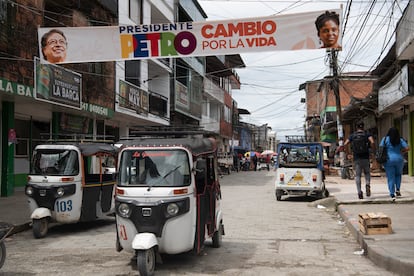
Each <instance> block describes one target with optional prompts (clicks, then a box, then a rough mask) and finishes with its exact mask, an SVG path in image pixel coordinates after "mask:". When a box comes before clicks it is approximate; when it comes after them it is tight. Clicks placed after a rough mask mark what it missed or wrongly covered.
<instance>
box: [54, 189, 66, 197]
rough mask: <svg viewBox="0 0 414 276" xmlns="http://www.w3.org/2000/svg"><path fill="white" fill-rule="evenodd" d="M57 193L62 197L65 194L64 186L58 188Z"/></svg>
mask: <svg viewBox="0 0 414 276" xmlns="http://www.w3.org/2000/svg"><path fill="white" fill-rule="evenodd" d="M56 194H57V196H58V197H62V196H63V195H64V194H65V189H63V188H62V187H60V188H58V189H57V190H56Z"/></svg>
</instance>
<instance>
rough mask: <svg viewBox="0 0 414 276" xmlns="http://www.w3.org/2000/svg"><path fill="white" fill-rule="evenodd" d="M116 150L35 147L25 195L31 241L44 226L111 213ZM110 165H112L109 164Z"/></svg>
mask: <svg viewBox="0 0 414 276" xmlns="http://www.w3.org/2000/svg"><path fill="white" fill-rule="evenodd" d="M117 154H118V149H117V148H116V147H115V146H113V145H111V144H108V143H93V142H90V143H89V142H88V143H65V144H59V143H54V144H43V145H38V146H36V148H35V150H34V152H33V156H32V165H31V171H30V174H29V176H28V182H27V184H26V188H25V193H26V195H27V197H28V202H29V207H30V210H31V219H32V229H33V235H34V237H35V238H43V237H45V236H46V235H47V232H48V224H49V223H50V222H56V223H61V224H67V223H77V222H83V221H92V220H96V219H99V218H104V217H105V216H106V215H108V214H111V213H112V214H113V212H114V207H115V204H114V189H115V182H116V174H115V170H114V169H112V168H115V166H116V162H117ZM111 164H112V165H111Z"/></svg>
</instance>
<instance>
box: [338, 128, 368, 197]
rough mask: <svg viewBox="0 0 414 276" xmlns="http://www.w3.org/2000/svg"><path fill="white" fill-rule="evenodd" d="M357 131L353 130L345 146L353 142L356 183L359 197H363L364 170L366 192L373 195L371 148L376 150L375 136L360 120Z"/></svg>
mask: <svg viewBox="0 0 414 276" xmlns="http://www.w3.org/2000/svg"><path fill="white" fill-rule="evenodd" d="M356 128H357V129H356V131H355V132H353V133H352V134H351V135H350V136H349V138H348V139H346V141H345V143H344V146H346V145H348V144H349V143H351V146H352V152H353V155H354V170H355V183H356V186H357V192H358V198H359V199H363V198H364V195H363V192H362V189H361V176H362V171H364V176H365V192H366V195H367V196H368V197H369V196H371V172H370V161H369V157H370V152H369V150H370V148H371V149H372V152H375V144H374V138H373V137H372V135H371V134H370V133H369V132H367V131H365V130H364V123H363V122H358V123H357V124H356Z"/></svg>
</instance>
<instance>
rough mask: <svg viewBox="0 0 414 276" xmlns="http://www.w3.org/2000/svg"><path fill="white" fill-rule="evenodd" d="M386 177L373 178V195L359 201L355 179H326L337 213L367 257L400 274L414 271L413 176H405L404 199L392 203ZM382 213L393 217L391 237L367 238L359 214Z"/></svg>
mask: <svg viewBox="0 0 414 276" xmlns="http://www.w3.org/2000/svg"><path fill="white" fill-rule="evenodd" d="M386 183H387V179H386V177H385V176H381V177H371V196H370V197H369V198H367V197H366V196H365V179H364V178H362V185H361V186H362V187H364V188H363V191H364V199H362V200H360V199H358V195H357V192H356V184H355V181H354V180H346V179H341V177H338V176H327V179H326V186H327V188H328V190H329V192H330V195H331V196H333V197H335V199H336V205H337V211H338V213H339V214H340V216H341V217H342V219H343V220H344V222H345V224H346V226H347V227H348V229H349V230H350V232H351V233H352V235H353V236H354V237H355V239H356V240H357V242H358V243H359V244H360V246H361V248H363V249H364V254H365V255H366V256H367V257H368V258H369V259H370V260H371V261H373V262H374V263H375V264H377V265H378V266H380V267H383V268H385V269H387V270H389V271H392V272H395V273H398V274H400V275H413V271H414V218H413V214H414V204H413V203H414V177H409V176H403V180H402V184H401V195H402V197H400V198H397V200H396V201H395V202H394V203H393V202H392V201H391V199H390V196H389V193H388V187H387V184H386ZM370 212H373V213H377V212H382V213H384V214H385V215H387V216H388V217H389V218H391V226H392V230H393V233H392V234H382V235H364V234H363V233H362V232H361V231H360V230H359V221H358V215H359V214H361V213H370Z"/></svg>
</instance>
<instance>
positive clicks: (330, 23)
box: [38, 10, 341, 63]
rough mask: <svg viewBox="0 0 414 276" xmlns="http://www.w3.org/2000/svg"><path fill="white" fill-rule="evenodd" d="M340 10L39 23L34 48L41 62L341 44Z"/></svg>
mask: <svg viewBox="0 0 414 276" xmlns="http://www.w3.org/2000/svg"><path fill="white" fill-rule="evenodd" d="M340 12H341V11H340V10H334V11H326V12H325V11H324V12H321V11H319V12H306V13H297V14H287V15H275V16H269V17H259V18H245V19H232V20H220V21H202V22H179V23H177V22H171V23H160V24H150V25H125V26H107V27H67V28H39V30H38V36H39V49H40V51H41V53H40V54H41V56H42V62H45V61H49V62H51V63H74V62H98V61H114V60H129V59H149V58H163V57H183V56H211V55H226V54H240V53H244V52H258V51H279V50H282V51H283V50H284V51H291V50H302V49H318V48H341V46H340V45H341V37H340V24H339V23H340V14H341V13H340ZM54 50H56V51H54Z"/></svg>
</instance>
